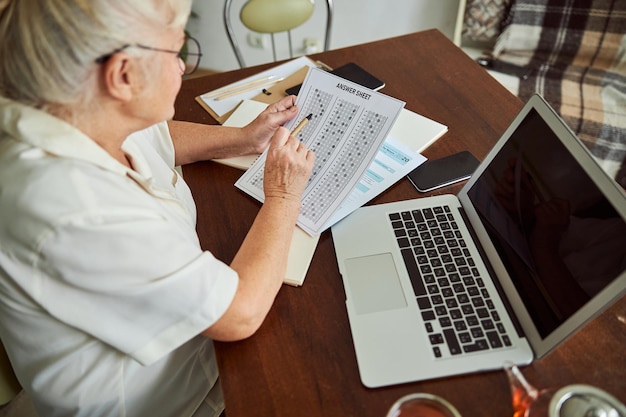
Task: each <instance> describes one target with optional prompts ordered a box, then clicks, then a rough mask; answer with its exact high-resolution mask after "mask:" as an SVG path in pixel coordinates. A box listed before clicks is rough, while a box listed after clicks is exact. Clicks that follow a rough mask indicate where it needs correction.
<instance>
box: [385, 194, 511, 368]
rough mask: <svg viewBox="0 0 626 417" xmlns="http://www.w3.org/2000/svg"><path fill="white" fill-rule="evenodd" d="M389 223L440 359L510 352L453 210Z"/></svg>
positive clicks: (407, 215) (406, 215)
mask: <svg viewBox="0 0 626 417" xmlns="http://www.w3.org/2000/svg"><path fill="white" fill-rule="evenodd" d="M389 220H390V221H391V225H392V227H393V230H394V233H395V235H396V241H397V243H398V246H399V247H400V252H401V253H402V257H403V259H404V263H405V265H406V267H407V271H408V273H409V277H410V278H411V283H412V285H413V292H414V293H415V296H416V298H417V304H418V306H419V308H420V310H421V314H422V318H423V319H424V322H425V326H426V331H427V332H428V335H429V339H430V343H431V345H432V349H433V354H434V355H435V357H437V358H445V357H449V356H450V355H452V356H455V355H460V354H463V353H471V352H477V351H482V350H489V349H499V348H503V347H505V346H511V341H510V338H509V337H508V336H507V334H506V330H505V327H504V325H503V324H502V322H501V320H500V316H499V315H498V312H497V311H496V310H495V307H494V304H493V302H492V301H491V297H490V295H489V293H488V291H487V289H486V288H485V285H484V281H483V279H482V278H481V277H480V274H479V271H478V268H476V266H475V263H474V260H473V259H472V257H471V256H470V251H469V250H468V249H467V247H466V243H465V240H464V239H463V237H462V235H461V232H460V231H459V228H458V225H457V223H456V221H455V220H454V217H453V215H452V213H451V210H450V207H448V206H439V207H433V208H426V209H420V210H412V211H402V212H398V213H390V214H389Z"/></svg>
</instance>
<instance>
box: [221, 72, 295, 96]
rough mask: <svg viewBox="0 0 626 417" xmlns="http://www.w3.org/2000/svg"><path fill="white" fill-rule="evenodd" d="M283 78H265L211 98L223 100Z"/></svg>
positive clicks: (274, 82)
mask: <svg viewBox="0 0 626 417" xmlns="http://www.w3.org/2000/svg"><path fill="white" fill-rule="evenodd" d="M284 79H285V77H281V78H276V79H274V80H266V81H265V82H263V83H260V84H259V83H256V84H251V85H249V86H247V87H243V88H239V89H236V90H232V91H230V92H228V93H225V94H222V95H219V96H217V97H214V98H213V100H215V101H220V100H224V99H225V98H230V97H233V96H237V95H239V94H244V93H248V92H250V91H253V90H258V89H259V88H261V87H267V86H269V85H272V84H276V83H278V82H280V81H282V80H284ZM263 89H265V88H263ZM261 91H262V90H261Z"/></svg>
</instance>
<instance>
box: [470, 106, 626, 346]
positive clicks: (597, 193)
mask: <svg viewBox="0 0 626 417" xmlns="http://www.w3.org/2000/svg"><path fill="white" fill-rule="evenodd" d="M467 194H468V197H469V198H470V200H471V201H472V204H473V205H474V207H475V208H476V210H477V213H478V215H479V217H480V219H481V221H482V222H483V225H484V227H485V229H486V230H487V232H488V234H489V236H490V238H491V240H492V241H493V244H494V246H495V248H496V250H497V252H498V254H499V256H500V258H501V259H502V262H503V264H504V266H505V268H506V269H507V272H508V274H509V275H510V277H511V279H512V281H513V284H514V285H515V287H516V288H517V291H518V293H519V294H520V297H521V299H522V300H523V302H524V304H525V306H526V308H527V309H528V312H529V314H530V315H531V317H532V319H533V321H534V322H535V326H536V328H537V329H538V332H539V335H540V337H541V338H546V337H547V336H548V335H549V334H550V333H551V332H552V331H553V330H555V329H556V328H557V327H558V326H559V325H560V324H562V323H563V322H564V321H565V320H567V319H568V318H569V317H570V316H571V315H572V314H574V313H575V312H576V311H578V310H579V309H580V308H581V307H582V306H583V305H585V304H586V303H587V302H588V301H589V300H591V299H592V298H593V297H594V296H595V295H596V294H598V293H599V292H600V291H601V290H602V289H603V288H605V287H606V286H607V285H608V284H610V283H611V282H612V281H613V280H614V279H616V278H617V277H618V276H619V275H620V274H621V273H622V272H623V271H624V270H625V269H626V224H625V223H624V220H623V219H622V217H621V216H620V215H619V214H618V213H617V212H616V210H615V208H614V207H613V206H612V205H611V203H610V202H609V201H608V200H607V199H606V198H605V197H604V195H603V193H602V192H601V190H600V189H599V188H598V187H597V186H596V185H595V184H594V182H593V181H592V179H591V178H590V177H589V175H588V174H587V173H586V172H585V170H584V169H582V167H581V166H580V164H579V162H577V161H576V160H575V159H574V157H573V156H572V155H571V153H570V152H569V151H568V150H567V148H565V146H564V145H563V144H562V143H561V141H560V140H559V138H558V137H557V136H556V135H555V133H554V132H553V131H552V129H550V127H549V126H548V125H547V124H546V122H545V121H544V120H543V119H542V117H541V116H540V115H539V114H538V113H537V112H536V111H535V110H534V109H531V110H530V112H529V113H528V115H527V116H526V117H525V118H524V120H523V121H522V122H521V124H520V125H519V127H518V128H517V129H516V130H515V131H514V132H513V134H512V136H511V137H510V138H509V140H508V141H507V142H506V144H505V145H504V146H503V147H502V148H501V149H500V150H499V151H498V153H497V155H496V156H495V157H494V159H493V160H492V161H491V162H490V164H489V167H487V169H485V171H483V172H482V173H481V174H480V176H479V177H478V178H476V179H475V182H474V184H473V185H472V186H471V188H470V189H469V191H468V193H467Z"/></svg>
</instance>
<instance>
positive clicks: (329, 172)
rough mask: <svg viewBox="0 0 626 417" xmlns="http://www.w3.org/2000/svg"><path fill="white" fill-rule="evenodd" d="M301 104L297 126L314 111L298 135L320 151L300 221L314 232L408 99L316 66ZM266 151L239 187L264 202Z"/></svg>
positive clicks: (357, 175) (323, 223) (343, 197)
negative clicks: (385, 92)
mask: <svg viewBox="0 0 626 417" xmlns="http://www.w3.org/2000/svg"><path fill="white" fill-rule="evenodd" d="M296 104H297V106H298V108H299V112H298V115H297V116H296V117H295V118H294V119H292V120H291V121H290V122H289V123H287V125H286V127H287V128H288V129H290V130H291V129H292V128H293V127H294V126H296V125H297V124H298V123H299V122H300V121H301V120H302V119H303V118H305V117H307V116H308V115H309V114H310V115H312V117H311V120H310V121H309V122H308V123H307V124H306V126H305V127H304V129H302V131H301V132H300V133H299V134H298V139H300V140H301V141H302V142H304V143H305V144H306V145H307V147H308V148H309V149H311V150H312V151H314V152H315V155H316V161H315V166H314V168H313V173H312V175H311V178H310V180H309V183H308V185H307V187H306V189H305V191H304V194H303V197H302V210H301V212H300V217H299V218H298V225H299V226H300V227H301V228H302V229H303V230H304V231H306V232H307V233H309V234H310V235H317V234H319V233H321V232H322V231H323V230H325V229H326V228H328V227H329V226H330V224H327V223H328V221H329V220H330V219H331V217H332V216H333V214H335V212H336V211H337V210H338V209H339V208H340V207H341V206H342V204H343V203H344V201H345V200H346V199H347V198H348V196H349V195H350V194H351V192H352V191H353V189H354V188H355V187H356V186H357V184H358V183H359V181H360V180H361V179H362V177H363V175H364V173H365V171H366V170H367V168H368V167H369V166H370V165H371V163H372V161H373V160H374V158H375V157H376V155H377V154H378V151H379V149H380V147H381V146H382V144H383V142H385V139H386V138H387V136H388V135H389V131H390V130H391V128H392V127H393V125H394V123H395V121H396V118H397V117H398V115H399V114H400V111H401V110H402V108H403V107H404V102H402V101H400V100H397V99H395V98H392V97H389V96H386V95H384V94H381V93H378V92H375V91H372V90H369V89H367V88H364V87H361V86H360V85H358V84H355V83H353V82H350V81H347V80H345V79H343V78H340V77H337V76H335V75H333V74H330V73H328V72H326V71H322V70H320V69H317V68H312V69H311V70H309V73H308V75H307V77H306V79H305V80H304V84H303V85H302V88H301V89H300V92H299V94H298V99H297V101H296ZM266 155H267V151H265V152H264V153H263V154H261V156H260V157H259V158H258V159H257V160H256V161H255V163H254V164H253V165H252V166H251V167H250V169H248V170H247V171H246V172H245V173H244V174H243V175H242V176H241V178H239V180H238V181H237V182H236V183H235V186H237V187H238V188H240V189H241V190H242V191H244V192H246V193H248V194H250V195H251V196H253V197H254V198H256V199H257V200H259V201H261V202H263V200H264V195H263V170H264V167H265V158H266Z"/></svg>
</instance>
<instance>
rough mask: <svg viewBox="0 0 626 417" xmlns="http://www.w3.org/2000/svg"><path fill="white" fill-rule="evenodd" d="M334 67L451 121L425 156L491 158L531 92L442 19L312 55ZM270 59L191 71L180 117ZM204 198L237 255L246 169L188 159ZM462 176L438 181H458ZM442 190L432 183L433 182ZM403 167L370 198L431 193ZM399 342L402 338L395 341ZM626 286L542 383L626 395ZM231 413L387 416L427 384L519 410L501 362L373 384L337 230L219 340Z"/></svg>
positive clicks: (214, 239) (215, 227)
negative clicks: (361, 361)
mask: <svg viewBox="0 0 626 417" xmlns="http://www.w3.org/2000/svg"><path fill="white" fill-rule="evenodd" d="M312 58H313V59H320V60H322V61H323V62H325V63H326V64H328V65H330V66H332V67H336V66H339V65H342V64H344V63H347V62H349V61H354V62H356V63H358V64H360V65H361V66H363V67H364V68H366V69H368V70H369V71H371V72H372V73H374V74H375V75H377V76H378V77H379V78H381V79H383V80H384V81H385V82H386V87H385V88H384V89H383V90H382V92H383V93H385V94H387V95H390V96H393V97H396V98H398V99H401V100H404V101H406V108H407V109H409V110H412V111H414V112H416V113H419V114H422V115H424V116H427V117H429V118H431V119H434V120H436V121H438V122H440V123H443V124H445V125H447V126H448V127H449V131H448V133H447V134H445V136H443V137H442V138H441V139H439V140H438V141H437V142H436V143H435V144H433V145H432V146H431V147H430V148H428V149H427V150H426V151H425V152H424V154H425V155H426V156H427V157H431V158H433V157H439V156H444V155H447V154H450V153H453V152H456V151H460V150H463V149H468V150H470V151H471V152H472V153H473V154H474V155H476V156H477V157H478V158H481V159H482V158H483V157H484V156H485V155H486V153H487V152H488V150H489V149H490V147H491V146H492V145H493V143H494V142H495V141H496V140H497V139H498V138H499V136H500V135H501V134H502V132H504V130H505V129H506V127H507V126H508V124H509V123H510V122H511V120H512V119H513V118H514V116H515V115H516V114H517V112H518V111H519V109H520V108H521V107H522V102H521V101H520V100H519V99H518V98H516V97H515V96H513V95H511V94H510V93H509V92H508V91H507V90H506V89H504V88H503V87H502V86H501V85H500V84H498V83H497V82H496V81H495V80H494V79H493V78H492V77H491V76H489V74H487V73H486V72H485V71H484V70H483V69H482V68H481V67H479V66H478V65H477V64H475V63H474V62H473V61H472V60H471V59H470V58H468V57H467V56H466V55H465V54H464V53H463V52H462V51H461V50H460V49H458V48H457V47H455V46H454V45H453V44H452V43H451V42H450V41H449V40H448V39H446V38H445V37H444V36H443V35H442V34H441V33H440V32H438V31H436V30H431V31H425V32H420V33H415V34H411V35H407V36H402V37H397V38H392V39H387V40H383V41H379V42H374V43H369V44H365V45H359V46H354V47H349V48H344V49H339V50H334V51H328V52H324V53H321V54H317V55H313V56H312ZM269 66H271V65H263V66H258V67H253V68H246V69H242V70H237V71H232V72H226V73H219V74H215V75H211V76H207V77H202V78H197V79H191V80H187V81H185V82H184V83H183V87H182V90H181V93H180V95H179V97H178V100H177V103H176V118H177V119H180V120H191V121H197V122H202V123H216V122H215V121H214V120H213V119H212V118H211V117H210V116H209V115H208V114H207V113H206V112H205V111H204V110H203V109H202V108H201V107H200V106H199V105H198V104H197V103H195V102H194V100H193V98H194V96H196V95H199V94H201V93H204V92H207V91H211V90H212V89H215V88H217V87H220V86H223V85H226V84H228V83H231V82H233V81H236V80H238V79H241V78H243V77H245V76H248V75H252V74H254V73H257V72H259V71H261V70H262V69H266V68H268V67H269ZM184 174H185V179H186V180H187V182H188V183H189V185H190V186H191V189H192V191H193V193H194V197H195V199H196V202H197V206H198V227H197V229H198V234H199V236H200V239H201V242H202V245H203V247H204V248H205V249H207V250H210V251H212V252H213V253H214V254H215V255H216V256H217V257H218V258H221V259H223V260H224V261H226V262H230V260H232V258H233V256H234V255H235V253H236V251H237V249H238V247H239V245H240V243H241V241H242V240H243V238H244V236H245V234H246V231H247V230H248V228H249V227H250V225H251V224H252V221H253V219H254V216H255V214H256V213H257V211H258V209H259V203H258V202H257V201H255V200H253V199H252V198H250V197H248V196H246V195H244V194H243V193H242V192H240V191H238V190H237V189H235V187H234V186H233V184H234V182H235V181H236V179H237V178H238V177H239V176H240V175H241V171H238V170H236V169H233V168H229V167H225V166H222V165H219V164H217V163H214V162H204V163H197V164H193V165H189V166H185V167H184ZM459 189H460V185H457V186H450V187H447V188H444V189H442V190H440V191H437V192H436V193H455V192H457V191H458V190H459ZM431 194H434V193H431ZM423 195H424V194H419V193H418V192H417V191H416V190H415V189H414V188H413V187H412V186H411V184H410V183H409V182H408V180H406V179H404V180H402V181H400V182H399V183H397V184H396V185H395V186H393V187H392V188H390V189H389V190H387V191H386V192H385V193H383V194H382V195H380V196H379V197H378V198H376V199H375V200H373V201H372V202H371V203H370V204H376V203H383V202H389V201H394V200H405V199H411V198H417V197H421V196H423ZM390 343H393V341H390ZM625 346H626V298H622V299H621V300H620V301H618V302H617V303H616V304H615V305H614V306H613V307H612V308H611V309H609V310H607V311H606V312H605V313H604V314H602V315H601V316H600V317H599V318H598V319H596V320H594V321H593V322H591V323H590V324H589V325H587V326H586V327H585V328H584V329H583V330H581V331H580V332H578V333H577V334H576V335H574V336H573V337H571V338H570V339H568V340H567V341H566V342H565V343H564V344H563V345H562V346H561V347H559V348H558V349H557V350H555V351H554V352H552V353H550V354H549V355H547V356H546V357H544V358H542V359H541V360H537V361H535V362H534V363H533V364H532V365H530V366H528V367H525V368H523V373H524V374H525V375H526V377H527V378H528V379H529V381H530V382H531V383H533V384H534V385H536V386H537V387H548V386H563V385H568V384H573V383H585V384H591V385H594V386H597V387H599V388H602V389H605V390H607V391H608V392H610V393H612V394H613V395H614V396H616V397H617V398H618V399H620V400H621V401H622V402H626V354H625V353H626V347H625ZM216 349H217V355H218V363H219V367H220V373H221V379H222V384H223V388H224V396H225V399H226V409H227V414H228V417H239V416H242V417H243V416H245V417H250V416H275V417H278V416H290V417H294V416H308V417H313V416H337V417H339V416H341V417H343V416H359V417H366V416H371V417H384V416H385V414H386V411H387V409H388V408H389V407H390V406H391V404H392V403H393V402H394V401H395V400H396V399H397V398H399V397H401V396H402V395H405V394H408V393H412V392H429V393H433V394H436V395H440V396H442V397H444V398H446V399H448V400H449V401H450V402H451V403H452V404H454V405H455V406H456V407H457V408H458V409H459V411H460V412H461V414H462V415H463V416H466V417H469V416H490V417H495V416H507V415H508V416H510V415H512V408H511V401H510V392H509V385H508V382H507V378H506V376H505V373H504V372H503V371H494V372H486V373H479V374H472V375H465V376H459V377H453V378H445V379H438V380H431V381H425V382H419V383H412V384H404V385H400V386H393V387H386V388H378V389H368V388H366V387H364V386H363V385H362V384H361V382H360V379H359V374H358V370H357V363H356V357H355V354H354V348H353V345H352V338H351V334H350V328H349V324H348V317H347V315H346V309H345V294H344V290H343V285H342V283H341V279H340V275H339V271H338V269H337V264H336V260H335V255H334V249H333V242H332V237H331V234H330V232H328V231H327V232H325V233H323V234H322V236H321V238H320V242H319V245H318V247H317V250H316V252H315V256H314V258H313V261H312V263H311V266H310V268H309V271H308V274H307V277H306V280H305V282H304V285H303V286H302V287H300V288H293V287H288V286H285V287H284V288H283V289H282V290H281V291H280V293H279V294H278V297H277V298H276V302H275V305H274V307H273V308H272V311H271V312H270V314H269V316H268V317H267V320H266V321H265V323H264V324H263V326H262V327H261V329H260V330H259V331H258V332H257V333H256V334H255V335H254V336H253V337H251V338H249V339H247V340H244V341H241V342H236V343H216Z"/></svg>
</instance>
